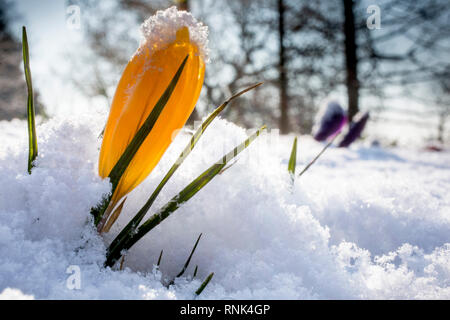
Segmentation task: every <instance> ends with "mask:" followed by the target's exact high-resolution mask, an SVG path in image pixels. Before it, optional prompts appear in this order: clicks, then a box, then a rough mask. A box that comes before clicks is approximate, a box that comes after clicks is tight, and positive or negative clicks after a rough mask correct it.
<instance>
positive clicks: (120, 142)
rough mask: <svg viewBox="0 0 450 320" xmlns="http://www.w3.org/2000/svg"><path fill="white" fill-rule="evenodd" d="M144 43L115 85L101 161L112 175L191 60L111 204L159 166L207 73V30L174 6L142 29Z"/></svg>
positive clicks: (103, 171)
mask: <svg viewBox="0 0 450 320" xmlns="http://www.w3.org/2000/svg"><path fill="white" fill-rule="evenodd" d="M141 31H142V33H143V39H142V40H141V44H140V46H139V48H138V49H137V51H136V53H135V54H134V55H133V57H132V58H131V60H130V61H129V62H128V65H127V66H126V68H125V70H124V72H123V74H122V77H121V79H120V81H119V84H118V86H117V89H116V92H115V95H114V98H113V101H112V105H111V109H110V113H109V117H108V121H107V123H106V127H105V131H104V136H103V142H102V146H101V150H100V157H99V174H100V176H101V177H103V178H105V177H108V175H109V173H110V172H111V170H112V168H113V167H114V165H115V164H116V162H117V161H118V160H119V158H120V156H121V155H122V153H123V152H124V151H125V149H126V147H127V145H128V144H129V143H130V141H131V140H132V139H133V137H134V136H135V134H136V132H137V131H138V129H139V128H140V127H141V126H142V124H143V122H144V121H145V120H146V118H147V117H148V115H149V114H150V112H151V111H152V109H153V107H154V106H155V104H156V102H157V101H158V99H159V98H160V97H161V95H162V94H163V92H164V91H165V89H166V88H167V86H168V85H169V83H170V81H171V80H172V78H173V76H174V75H175V73H176V71H177V69H178V68H179V67H180V65H181V63H182V62H183V60H184V59H185V57H186V56H188V58H187V61H186V64H185V66H184V69H183V71H182V73H181V76H180V78H179V80H178V83H177V85H176V87H175V89H174V91H173V93H172V95H171V97H170V99H169V100H168V102H167V104H166V106H165V107H164V110H163V111H162V113H161V114H160V116H159V118H158V120H157V121H156V123H155V125H154V127H153V129H152V130H151V132H150V133H149V135H148V136H147V138H146V139H145V140H144V142H143V143H142V145H141V147H140V148H139V150H138V151H137V153H136V154H135V155H134V157H133V159H132V161H131V162H130V164H129V166H128V168H127V169H126V171H125V172H124V173H123V175H122V178H121V179H120V181H119V183H118V185H117V188H116V190H115V192H114V194H113V195H112V199H111V201H112V203H113V204H114V203H117V201H118V200H119V199H120V198H121V197H123V196H124V195H125V194H127V193H129V192H130V191H131V190H132V189H134V188H135V187H136V186H137V185H139V184H140V183H141V182H142V181H143V180H144V179H145V178H146V177H147V176H148V175H149V174H150V172H151V171H152V170H153V168H154V167H155V166H156V165H157V163H158V162H159V160H160V159H161V157H162V155H163V154H164V152H165V151H166V149H167V148H168V146H169V145H170V143H171V142H172V139H173V138H174V132H177V131H178V129H180V128H182V127H183V126H184V124H185V123H186V121H187V119H188V118H189V116H190V114H191V113H192V111H193V110H194V107H195V104H196V103H197V100H198V97H199V95H200V90H201V88H202V85H203V78H204V73H205V60H206V59H207V57H206V44H207V33H208V29H207V27H205V26H203V25H202V24H201V23H198V22H197V21H196V20H195V19H194V18H193V17H192V15H191V14H190V13H188V12H186V11H178V10H177V9H176V8H175V7H171V8H169V9H167V10H165V11H158V12H157V13H156V14H155V15H154V16H152V17H150V18H149V19H148V20H147V21H146V22H144V24H143V25H142V27H141Z"/></svg>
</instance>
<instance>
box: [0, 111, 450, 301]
mask: <svg viewBox="0 0 450 320" xmlns="http://www.w3.org/2000/svg"><path fill="white" fill-rule="evenodd" d="M105 119H106V114H95V115H89V116H85V117H83V116H80V117H78V118H75V119H72V120H68V119H51V120H49V121H48V122H46V123H44V124H42V125H40V126H38V128H37V132H38V139H39V158H38V160H37V166H36V168H34V170H33V173H32V175H28V174H27V172H26V159H27V140H26V123H25V122H24V121H17V120H15V121H13V122H0V141H2V144H1V145H0V256H1V259H0V293H1V294H0V297H1V298H5V297H6V298H15V297H17V298H22V299H24V298H30V297H34V298H35V299H82V298H85V299H193V298H195V297H194V292H195V290H196V289H197V288H198V286H199V285H200V283H201V281H202V280H203V279H204V278H205V277H206V276H207V275H208V274H209V273H210V272H214V273H215V276H214V278H213V280H212V281H211V283H210V284H209V285H208V286H207V287H206V289H205V291H204V292H203V293H202V295H201V296H200V297H199V298H200V299H225V298H231V299H348V298H350V299H435V298H441V299H449V298H450V198H449V197H448V190H449V189H450V153H449V152H443V153H429V152H420V151H414V150H406V149H382V148H375V147H366V146H365V145H364V144H361V143H360V144H355V145H354V146H352V147H351V148H350V149H339V148H331V149H329V150H327V152H326V153H325V154H324V155H323V157H322V158H321V159H320V160H319V161H318V162H317V163H316V164H315V165H314V166H313V167H311V169H310V170H309V171H308V172H306V173H305V174H304V175H303V176H302V178H301V179H297V180H296V182H295V185H294V186H293V187H291V186H290V176H289V174H288V172H287V164H288V158H289V154H290V150H291V144H292V140H293V136H281V137H278V136H276V135H275V134H272V133H273V132H269V134H266V135H264V136H261V137H260V138H258V139H257V140H256V141H255V142H254V143H253V144H252V145H251V146H250V147H249V148H248V149H247V150H245V151H244V152H243V154H242V156H241V157H240V159H239V161H238V162H236V163H235V164H234V165H233V166H232V167H231V168H229V169H228V170H226V171H225V172H224V173H223V174H221V175H219V176H218V177H217V178H215V179H214V180H213V181H212V182H211V183H210V184H209V185H207V186H206V187H205V188H204V189H203V190H202V191H200V192H199V193H198V194H197V195H196V196H194V197H193V198H192V199H191V200H190V201H189V202H187V203H185V204H184V205H183V206H182V207H181V208H180V209H179V210H178V211H177V212H175V213H174V214H173V215H172V216H170V217H169V218H168V219H166V220H165V221H164V222H163V223H162V224H161V225H160V226H158V227H157V228H156V229H154V230H152V232H151V233H150V234H148V235H147V236H146V237H144V238H143V239H142V240H141V242H139V243H138V244H137V245H136V246H135V247H133V248H132V249H131V250H130V251H129V252H128V253H127V255H126V258H125V263H124V266H125V268H124V270H122V271H118V270H111V269H104V268H103V267H102V263H103V259H104V254H105V249H106V244H107V243H108V242H109V241H110V240H111V239H112V237H114V235H115V234H117V232H118V231H119V229H120V228H121V227H123V226H124V225H125V223H126V222H128V221H129V219H130V218H131V217H132V216H133V215H134V214H135V213H136V212H137V210H138V209H140V207H141V206H142V205H143V204H144V203H145V201H146V200H147V198H148V196H149V195H150V193H151V192H152V191H153V190H154V188H155V187H156V185H157V183H158V182H159V181H160V180H161V178H162V177H163V176H164V174H165V173H166V172H167V170H168V169H169V167H170V166H171V164H172V163H173V162H174V161H175V159H176V158H177V156H178V154H179V153H180V151H181V150H182V149H183V147H184V146H185V144H186V143H187V142H188V140H189V139H190V136H189V135H188V134H187V133H186V132H184V133H182V134H179V135H178V136H177V138H176V139H175V141H174V142H173V144H172V145H171V147H170V148H169V150H168V152H167V153H166V154H165V155H164V157H163V159H162V160H161V162H160V164H159V165H158V166H157V168H156V169H155V171H153V172H152V174H151V175H150V176H149V178H147V179H146V181H144V183H143V184H142V185H140V186H139V187H138V188H137V189H135V190H134V191H133V192H132V193H131V194H130V196H129V197H128V200H127V202H126V204H125V207H124V210H123V213H122V216H121V217H120V218H119V220H118V222H117V224H116V225H115V227H113V229H112V230H111V234H108V235H106V236H105V238H104V239H103V238H101V237H99V236H98V235H97V233H96V232H95V230H94V228H93V227H92V224H91V221H90V219H89V218H90V217H89V209H90V208H91V206H93V205H94V204H95V203H96V202H97V201H98V200H99V199H100V197H101V195H102V194H103V193H105V192H108V190H109V185H108V181H102V180H101V179H100V178H99V177H98V176H97V174H96V172H97V169H96V166H97V157H98V149H99V146H100V140H99V139H98V134H99V132H100V131H101V129H102V126H103V124H104V122H105ZM248 133H249V132H246V131H245V130H244V129H242V128H240V127H237V126H236V125H234V124H232V123H229V122H227V121H226V120H216V121H214V122H213V124H212V125H211V126H210V127H209V128H208V129H207V131H206V133H205V135H204V137H202V140H201V142H200V143H199V145H198V147H196V149H195V150H194V151H193V152H192V154H191V155H190V156H189V158H187V159H186V161H185V162H184V163H183V165H182V166H181V167H180V168H179V170H178V171H177V173H176V174H175V175H174V176H173V178H172V180H171V181H170V182H169V183H168V184H167V186H166V188H165V189H164V190H163V192H162V193H161V194H160V197H159V198H158V200H157V201H156V202H155V204H154V206H153V208H152V209H151V213H153V212H154V211H155V210H156V209H158V208H159V207H161V206H162V205H164V204H165V203H166V202H167V201H168V200H169V199H170V198H171V197H173V196H174V195H175V194H177V193H178V192H179V191H180V190H181V189H182V188H183V187H184V186H186V185H187V184H188V183H189V182H190V181H191V180H192V179H193V178H194V177H196V176H197V175H198V174H199V173H201V172H202V171H203V170H204V169H205V168H206V167H208V166H209V165H211V164H212V163H214V162H215V161H216V160H218V159H219V158H220V156H221V155H222V154H223V153H224V152H226V151H229V149H231V148H232V147H233V146H234V145H236V144H238V143H240V142H241V141H242V140H243V139H244V138H245V137H246V134H248ZM208 145H209V146H213V148H212V149H208ZM322 146H323V145H322V144H320V143H318V142H315V141H314V140H313V139H312V138H310V137H308V136H301V137H299V150H298V153H297V154H298V162H297V168H298V170H300V169H301V168H302V167H303V166H304V165H305V164H306V163H307V162H308V161H309V160H310V159H312V158H313V157H314V156H315V154H317V153H318V152H319V151H320V149H321V148H322ZM201 232H202V233H203V236H202V239H201V240H200V243H199V245H198V247H197V251H196V253H195V255H194V257H193V259H192V261H191V265H190V267H189V269H188V270H187V272H186V276H187V278H183V279H178V280H177V281H176V282H175V285H173V286H170V287H169V288H166V287H165V286H163V285H162V284H161V279H168V280H170V279H171V278H172V277H173V276H174V275H176V274H177V273H178V272H179V271H180V270H181V268H182V265H183V264H184V262H185V260H186V258H187V256H188V255H189V252H190V250H191V248H192V246H193V244H194V242H195V240H196V238H197V236H198V234H199V233H201ZM161 249H164V254H163V257H162V262H161V269H160V271H157V270H156V269H155V268H154V264H155V263H156V261H157V259H158V255H159V252H160V251H161ZM195 265H198V267H199V273H198V276H197V278H196V279H194V280H192V281H191V279H190V277H191V275H192V273H193V269H194V267H195ZM71 266H77V267H79V270H80V275H81V279H80V288H79V289H77V288H75V289H74V288H71V287H70V285H68V279H69V278H70V277H71V276H72V275H73V274H72V272H71V271H70V270H72V269H70V267H71Z"/></svg>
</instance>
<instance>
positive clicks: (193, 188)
mask: <svg viewBox="0 0 450 320" xmlns="http://www.w3.org/2000/svg"><path fill="white" fill-rule="evenodd" d="M265 128H266V126H263V127H261V128H260V129H258V130H257V131H256V132H255V133H254V134H252V135H251V136H250V137H248V138H247V139H246V140H245V141H244V142H243V143H241V144H240V145H238V146H237V147H235V148H234V149H233V150H232V151H230V152H229V153H227V154H226V155H225V156H223V157H222V158H221V159H220V160H219V161H218V162H217V163H215V164H213V165H212V166H211V167H209V168H208V169H207V170H205V171H204V172H203V173H202V174H200V175H199V176H198V177H197V178H196V179H194V180H193V181H192V182H191V183H190V184H189V185H188V186H186V187H185V188H184V189H183V190H182V191H181V192H180V193H179V194H177V195H176V196H175V197H173V198H172V199H171V200H170V201H169V202H168V203H167V204H166V205H165V206H164V207H162V208H161V209H160V210H158V211H157V212H156V213H155V214H153V215H152V216H151V217H150V218H149V219H147V220H146V221H145V222H144V223H143V224H142V225H141V226H140V227H139V228H137V230H132V232H129V233H128V234H126V235H125V236H124V237H122V238H120V239H118V240H117V241H116V242H114V241H113V243H111V245H110V246H109V247H108V250H107V254H106V261H105V266H110V267H111V266H113V265H114V263H115V262H116V261H117V259H119V258H120V256H121V252H123V250H128V249H129V248H131V247H132V246H133V245H134V244H135V243H136V242H137V241H138V240H139V239H141V238H142V237H143V236H144V235H146V234H147V232H149V231H150V230H152V229H153V228H154V227H156V226H157V225H159V224H160V223H161V222H162V221H163V220H165V219H166V218H167V217H168V216H170V215H171V214H172V213H173V212H174V211H175V210H177V209H178V208H179V207H180V206H181V204H183V203H184V202H186V201H188V200H189V199H190V198H192V197H193V196H194V195H195V194H196V193H197V192H199V191H200V190H201V189H202V188H203V187H204V186H205V185H206V184H208V183H209V182H210V181H211V180H212V179H213V178H214V177H215V176H216V175H217V174H218V173H219V172H220V171H221V170H222V169H223V167H224V166H225V165H226V164H227V163H228V162H229V161H231V160H232V159H233V158H234V157H236V156H237V155H238V154H239V153H240V152H241V151H243V150H244V149H245V148H247V147H248V146H249V145H250V143H251V142H253V141H254V140H255V139H256V138H257V137H258V136H259V135H260V134H261V132H262V131H263V130H264V129H265ZM141 210H142V209H141ZM145 213H146V212H145ZM145 213H144V214H145Z"/></svg>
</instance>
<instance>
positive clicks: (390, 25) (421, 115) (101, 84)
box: [0, 0, 450, 147]
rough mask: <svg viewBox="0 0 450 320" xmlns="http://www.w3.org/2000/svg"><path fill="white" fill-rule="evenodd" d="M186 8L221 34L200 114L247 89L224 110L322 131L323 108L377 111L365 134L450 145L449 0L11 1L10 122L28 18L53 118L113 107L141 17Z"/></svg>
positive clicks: (4, 69) (6, 88)
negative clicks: (317, 123) (334, 104)
mask: <svg viewBox="0 0 450 320" xmlns="http://www.w3.org/2000/svg"><path fill="white" fill-rule="evenodd" d="M172 5H176V6H178V7H179V8H181V9H184V10H189V11H191V12H192V13H193V15H194V16H195V17H196V18H197V19H198V20H200V21H202V22H203V23H204V24H206V25H208V27H209V30H210V38H209V47H210V52H211V62H210V63H209V64H208V65H207V72H206V76H205V84H204V87H203V90H202V94H201V98H200V101H199V103H198V105H197V108H196V111H195V113H194V114H193V115H192V117H191V121H192V120H196V119H199V118H201V117H203V116H205V115H206V114H207V113H208V112H210V111H211V110H212V109H213V108H214V106H217V105H218V104H220V103H221V102H223V100H224V99H226V97H228V96H229V95H230V94H231V93H233V92H236V91H238V90H239V89H241V88H243V87H245V86H247V85H250V84H253V83H255V82H258V81H264V82H265V84H264V85H263V86H262V87H260V88H258V89H257V90H255V91H253V92H252V93H250V94H248V95H246V96H244V97H242V98H240V99H238V100H237V101H236V102H234V103H236V104H238V105H236V106H235V107H232V108H228V109H227V111H226V113H225V115H224V116H225V117H226V118H227V119H229V120H230V121H233V122H236V123H238V124H240V125H241V126H245V127H251V128H253V127H256V126H258V125H261V124H263V123H266V124H268V125H269V127H271V128H279V129H280V132H281V133H290V132H295V133H298V134H309V133H311V130H312V127H313V124H314V118H315V117H316V114H317V112H318V109H319V107H320V106H321V105H322V104H324V102H326V101H329V100H330V99H333V100H336V101H338V102H339V103H340V104H341V105H342V107H343V108H344V109H345V110H346V112H347V116H348V118H349V119H352V118H353V117H354V115H355V114H357V113H358V112H360V111H370V115H371V119H370V122H369V123H368V126H367V128H366V131H365V132H364V136H363V137H364V138H366V139H368V140H371V141H374V140H376V141H378V142H379V143H381V144H382V145H385V146H394V145H402V146H405V145H414V146H419V147H424V146H430V145H437V146H440V147H442V146H448V145H449V143H450V123H449V122H450V25H449V21H450V2H449V1H448V0H423V1H409V0H408V1H407V0H404V1H403V0H380V1H374V0H371V1H369V0H367V1H366V0H360V1H352V0H327V1H325V0H316V1H306V0H305V1H302V0H291V1H290V0H258V1H256V0H229V1H214V0H184V1H183V0H178V1H174V0H103V1H98V0H90V1H89V0H17V1H12V0H0V120H11V119H13V118H24V117H26V107H25V106H26V86H25V81H24V75H23V71H22V70H23V66H22V52H21V40H20V39H21V27H22V25H25V26H27V31H28V39H29V45H30V55H31V57H30V58H31V71H32V76H33V84H34V87H35V90H36V100H37V104H38V108H37V112H38V113H39V114H40V115H41V116H42V118H43V119H46V118H48V117H53V116H69V115H72V114H77V113H87V112H93V111H94V110H102V109H104V110H107V108H108V106H109V104H110V102H111V99H112V96H113V94H114V90H115V86H116V84H117V82H118V80H119V78H120V75H121V73H122V70H123V68H124V67H125V65H126V63H127V61H128V59H129V58H130V56H131V55H132V54H133V52H134V51H135V50H136V48H137V47H138V44H139V37H140V33H139V25H140V24H141V23H142V22H143V21H144V20H145V19H147V18H148V17H149V16H150V15H152V14H154V13H155V12H156V10H159V9H165V8H167V7H170V6H172Z"/></svg>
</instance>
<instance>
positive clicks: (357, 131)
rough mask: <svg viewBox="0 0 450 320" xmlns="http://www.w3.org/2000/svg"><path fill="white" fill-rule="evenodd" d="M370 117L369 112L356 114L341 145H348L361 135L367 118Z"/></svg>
mask: <svg viewBox="0 0 450 320" xmlns="http://www.w3.org/2000/svg"><path fill="white" fill-rule="evenodd" d="M368 119H369V112H365V113H359V114H357V115H356V116H355V120H354V121H353V122H352V123H351V124H350V128H349V130H348V132H347V134H346V135H345V137H344V139H342V141H341V142H340V143H339V147H348V146H349V145H350V144H352V143H353V142H354V141H355V140H356V139H358V138H359V137H360V136H361V133H362V131H363V130H364V127H365V126H366V123H367V120H368Z"/></svg>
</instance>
